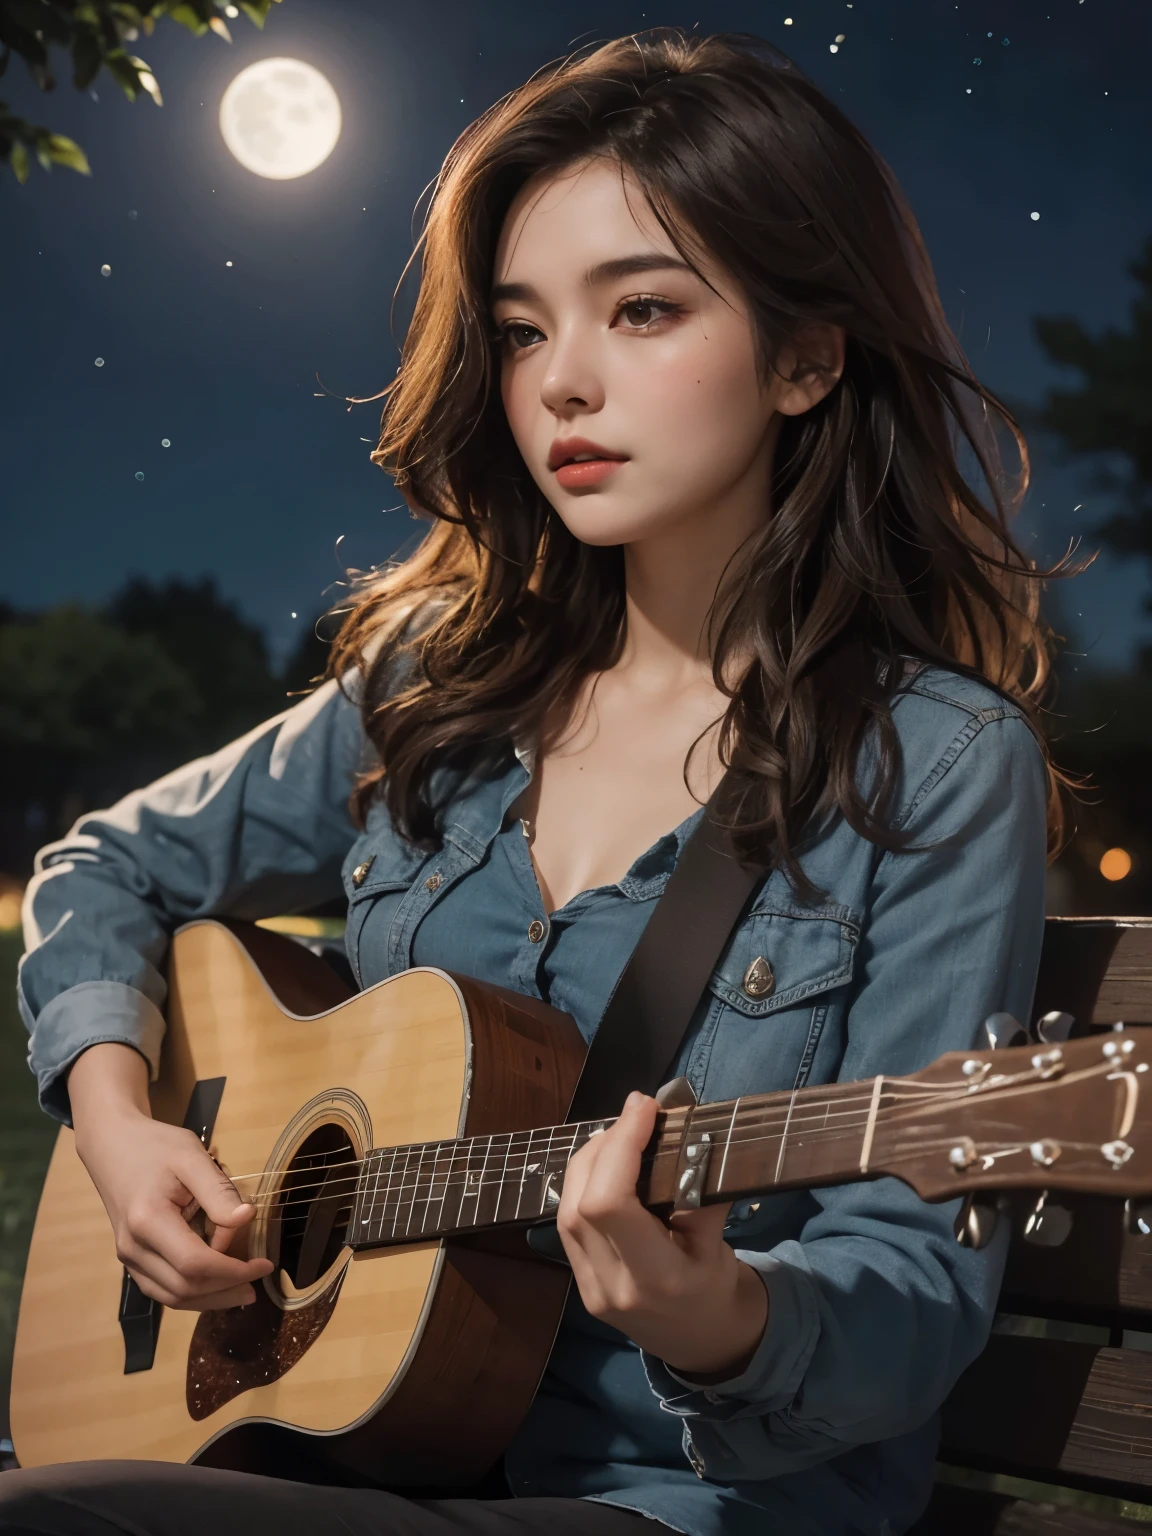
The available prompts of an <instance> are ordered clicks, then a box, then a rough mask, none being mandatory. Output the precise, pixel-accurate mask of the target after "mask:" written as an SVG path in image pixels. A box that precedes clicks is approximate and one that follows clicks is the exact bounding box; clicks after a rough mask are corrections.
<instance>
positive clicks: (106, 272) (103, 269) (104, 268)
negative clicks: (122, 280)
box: [100, 262, 112, 277]
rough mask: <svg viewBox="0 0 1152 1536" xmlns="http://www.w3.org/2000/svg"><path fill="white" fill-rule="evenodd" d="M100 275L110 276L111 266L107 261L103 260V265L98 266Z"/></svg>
mask: <svg viewBox="0 0 1152 1536" xmlns="http://www.w3.org/2000/svg"><path fill="white" fill-rule="evenodd" d="M100 276H101V277H111V276H112V268H111V267H110V266H109V265H108V263H107V262H105V263H104V265H103V266H102V267H101V268H100Z"/></svg>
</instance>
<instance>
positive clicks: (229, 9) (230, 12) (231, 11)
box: [224, 5, 240, 21]
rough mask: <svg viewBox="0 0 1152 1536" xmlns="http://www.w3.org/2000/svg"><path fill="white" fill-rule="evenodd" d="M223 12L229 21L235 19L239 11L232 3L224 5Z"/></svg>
mask: <svg viewBox="0 0 1152 1536" xmlns="http://www.w3.org/2000/svg"><path fill="white" fill-rule="evenodd" d="M224 14H225V16H227V18H228V20H229V21H235V20H236V18H237V16H239V14H240V12H239V11H238V10H237V9H236V7H235V6H234V5H226V6H225V7H224Z"/></svg>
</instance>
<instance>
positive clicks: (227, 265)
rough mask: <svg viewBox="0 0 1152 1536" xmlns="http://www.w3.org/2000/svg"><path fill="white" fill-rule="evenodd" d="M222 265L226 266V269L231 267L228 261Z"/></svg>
mask: <svg viewBox="0 0 1152 1536" xmlns="http://www.w3.org/2000/svg"><path fill="white" fill-rule="evenodd" d="M224 265H225V266H226V267H230V266H231V265H232V263H231V262H230V261H226V262H225V263H224Z"/></svg>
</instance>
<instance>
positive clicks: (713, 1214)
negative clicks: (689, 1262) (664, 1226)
mask: <svg viewBox="0 0 1152 1536" xmlns="http://www.w3.org/2000/svg"><path fill="white" fill-rule="evenodd" d="M731 1209H732V1201H731V1200H726V1201H723V1202H721V1203H719V1204H716V1205H701V1206H697V1207H696V1208H695V1209H688V1210H683V1211H671V1212H670V1213H669V1216H668V1226H669V1230H670V1232H671V1234H672V1237H673V1239H674V1240H675V1242H676V1244H677V1245H678V1246H679V1247H680V1248H681V1250H682V1251H683V1252H684V1253H685V1254H686V1256H687V1257H689V1258H692V1259H703V1258H706V1257H708V1256H709V1255H712V1254H714V1253H715V1251H716V1243H717V1241H718V1240H719V1241H720V1242H723V1240H724V1224H725V1223H726V1222H727V1220H728V1212H729V1211H730V1210H731Z"/></svg>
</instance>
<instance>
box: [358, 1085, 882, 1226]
mask: <svg viewBox="0 0 1152 1536" xmlns="http://www.w3.org/2000/svg"><path fill="white" fill-rule="evenodd" d="M887 1081H889V1082H892V1081H893V1080H892V1079H888V1080H887ZM884 1083H885V1079H884V1078H882V1077H878V1078H874V1079H868V1080H865V1081H862V1082H854V1083H838V1084H833V1085H824V1086H820V1087H813V1088H804V1089H800V1090H798V1091H797V1092H795V1093H762V1094H748V1095H745V1096H743V1097H741V1098H739V1099H730V1100H727V1101H724V1102H719V1103H712V1104H703V1105H697V1106H696V1107H694V1108H691V1109H689V1108H681V1109H668V1110H660V1111H658V1113H657V1118H656V1127H655V1130H654V1131H653V1134H652V1139H651V1140H650V1142H649V1144H648V1147H647V1148H646V1149H645V1152H644V1155H643V1157H642V1159H641V1168H640V1177H639V1180H638V1181H637V1194H638V1196H639V1198H640V1200H641V1202H642V1203H643V1204H644V1205H646V1206H647V1207H648V1208H649V1209H651V1210H657V1211H658V1210H661V1209H664V1210H667V1209H669V1208H671V1207H672V1206H673V1205H674V1203H675V1202H676V1199H677V1193H678V1191H681V1193H682V1192H683V1189H692V1190H694V1191H695V1192H696V1193H697V1194H698V1196H699V1203H700V1204H701V1205H711V1204H715V1203H717V1202H719V1201H728V1200H738V1199H741V1198H743V1197H745V1196H747V1195H754V1194H762V1193H765V1192H769V1191H772V1190H783V1189H794V1188H798V1187H804V1188H811V1187H815V1186H817V1185H821V1184H844V1183H848V1182H849V1181H850V1180H853V1179H861V1178H867V1177H868V1176H869V1173H870V1167H871V1151H872V1146H873V1142H874V1139H875V1134H876V1130H877V1126H878V1123H879V1119H880V1115H881V1113H882V1097H883V1094H882V1089H883V1084H884ZM613 1123H614V1121H613V1120H611V1119H609V1120H585V1121H576V1122H573V1123H572V1124H568V1125H555V1126H546V1127H543V1128H541V1129H537V1130H531V1131H512V1132H501V1133H499V1134H496V1135H493V1136H473V1137H468V1138H465V1139H463V1140H458V1141H441V1142H423V1143H419V1144H416V1145H412V1146H401V1147H379V1148H375V1149H374V1150H373V1151H371V1152H370V1153H369V1154H368V1155H367V1157H366V1158H365V1159H364V1164H363V1168H362V1171H361V1173H360V1176H359V1179H358V1182H357V1188H356V1199H355V1204H354V1207H353V1211H352V1218H351V1221H350V1222H349V1229H348V1230H349V1241H350V1245H351V1246H352V1247H353V1248H374V1247H380V1246H383V1245H390V1244H394V1243H404V1242H409V1243H410V1242H415V1241H419V1240H421V1239H423V1238H444V1237H451V1236H454V1235H457V1234H462V1233H465V1232H476V1231H480V1230H483V1229H485V1228H491V1227H501V1226H514V1225H516V1224H526V1223H530V1222H536V1221H539V1220H541V1219H542V1218H545V1219H546V1218H547V1217H549V1216H554V1215H555V1213H556V1209H557V1207H558V1206H559V1204H560V1192H561V1189H562V1188H563V1182H564V1173H565V1170H566V1169H567V1166H568V1163H569V1161H570V1160H571V1159H572V1157H574V1156H575V1154H576V1153H577V1152H578V1151H579V1150H580V1148H581V1147H583V1146H584V1145H585V1144H586V1143H587V1142H588V1141H589V1140H590V1139H591V1138H592V1137H593V1136H596V1135H599V1134H600V1133H601V1132H603V1131H605V1130H606V1129H607V1128H608V1127H609V1126H610V1125H612V1124H613Z"/></svg>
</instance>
